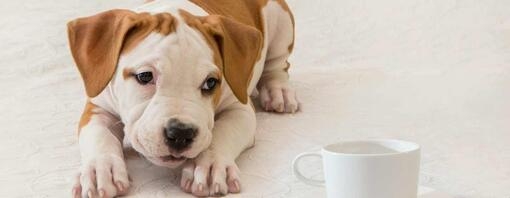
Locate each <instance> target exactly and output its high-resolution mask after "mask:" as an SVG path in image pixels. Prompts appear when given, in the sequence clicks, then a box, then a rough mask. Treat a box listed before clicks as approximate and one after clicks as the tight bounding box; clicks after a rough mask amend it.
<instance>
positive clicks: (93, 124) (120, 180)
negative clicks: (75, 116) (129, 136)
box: [73, 102, 129, 197]
mask: <svg viewBox="0 0 510 198" xmlns="http://www.w3.org/2000/svg"><path fill="white" fill-rule="evenodd" d="M117 123H118V124H117ZM80 125H82V126H81V129H80V134H79V145H80V152H81V159H82V165H81V170H80V173H79V175H78V177H77V178H76V179H77V180H76V182H75V186H74V188H73V197H80V196H81V197H114V196H117V195H121V194H124V193H126V192H127V189H128V188H129V180H128V174H127V169H126V164H125V161H124V155H123V151H122V143H121V142H122V138H123V133H122V124H121V123H120V122H118V120H117V119H116V118H115V117H114V116H112V115H111V114H109V113H107V112H106V111H104V110H102V109H100V108H99V107H97V106H95V105H93V104H91V103H90V102H89V103H88V104H87V107H86V108H85V112H84V113H83V115H82V120H81V122H80Z"/></svg>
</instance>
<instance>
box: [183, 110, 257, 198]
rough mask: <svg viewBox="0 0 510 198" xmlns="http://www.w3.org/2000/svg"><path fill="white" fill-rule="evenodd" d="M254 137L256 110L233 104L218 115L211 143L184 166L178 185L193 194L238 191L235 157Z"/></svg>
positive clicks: (250, 144) (212, 194) (210, 194)
mask: <svg viewBox="0 0 510 198" xmlns="http://www.w3.org/2000/svg"><path fill="white" fill-rule="evenodd" d="M254 138H255V112H254V110H253V108H252V107H251V106H250V105H242V104H240V103H235V104H233V105H231V106H230V107H229V108H228V109H227V110H225V111H223V112H222V113H220V114H218V115H217V120H216V122H215V125H214V129H213V139H212V143H211V146H210V147H209V148H208V149H207V150H205V151H204V152H202V153H201V154H200V155H199V156H198V157H197V158H196V159H194V160H193V161H192V162H190V163H188V164H187V165H185V166H184V168H183V171H182V176H181V188H182V189H183V190H184V191H186V192H191V193H193V195H195V196H220V195H225V194H227V193H229V192H230V193H238V192H240V190H241V185H240V178H239V169H238V167H237V165H236V163H235V159H236V158H237V157H238V156H239V155H240V154H241V152H242V151H243V150H245V149H246V148H248V147H251V146H252V145H253V143H254Z"/></svg>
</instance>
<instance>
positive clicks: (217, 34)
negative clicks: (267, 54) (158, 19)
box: [180, 10, 263, 104]
mask: <svg viewBox="0 0 510 198" xmlns="http://www.w3.org/2000/svg"><path fill="white" fill-rule="evenodd" d="M180 14H181V16H182V17H183V19H184V21H185V22H186V23H187V24H188V25H190V26H191V27H194V28H196V29H197V30H199V31H200V32H201V33H202V34H203V35H204V38H205V39H206V40H207V42H208V44H209V45H210V47H211V49H212V50H213V52H214V56H215V58H214V59H215V62H216V63H217V64H218V66H219V67H220V69H221V70H222V72H223V76H224V78H225V80H226V81H227V83H228V85H229V86H230V88H231V89H232V92H233V93H234V95H235V96H236V97H237V99H238V100H239V101H240V102H242V103H243V104H246V103H247V102H248V86H249V84H250V80H251V77H252V72H253V67H254V65H255V63H256V62H257V60H258V59H259V58H260V52H261V48H262V42H263V36H262V33H261V32H260V31H259V30H257V29H256V28H254V27H251V26H249V25H245V24H242V23H239V22H236V21H234V20H232V19H230V18H227V17H223V16H220V15H210V16H206V17H198V16H193V15H192V14H190V13H188V12H186V11H183V10H180ZM220 62H221V63H222V64H219V63H220Z"/></svg>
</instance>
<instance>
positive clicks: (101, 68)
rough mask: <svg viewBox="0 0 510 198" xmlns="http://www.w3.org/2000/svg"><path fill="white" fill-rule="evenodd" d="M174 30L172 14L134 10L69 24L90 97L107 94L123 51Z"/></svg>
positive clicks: (98, 15)
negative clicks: (150, 35) (102, 93)
mask: <svg viewBox="0 0 510 198" xmlns="http://www.w3.org/2000/svg"><path fill="white" fill-rule="evenodd" d="M174 30H175V23H174V18H173V17H172V16H171V15H170V14H168V13H160V14H155V15H151V14H149V13H135V12H133V11H130V10H110V11H106V12H103V13H99V14H97V15H94V16H91V17H85V18H79V19H76V20H74V21H71V22H69V23H68V24H67V33H68V37H69V46H70V47H71V53H72V55H73V58H74V61H75V62H76V66H77V67H78V70H79V71H80V74H81V77H82V78H83V82H84V84H85V90H86V92H87V95H88V96H89V97H95V96H97V95H98V94H99V93H101V91H103V89H104V88H105V87H106V85H107V84H108V82H109V81H110V80H111V78H112V76H113V74H114V73H115V70H116V67H117V62H118V60H119V56H120V53H121V51H122V50H129V49H130V48H131V47H133V46H134V45H135V44H136V43H137V42H139V41H140V40H142V39H143V38H145V37H146V36H147V35H149V34H150V33H151V32H153V31H155V32H158V33H160V34H164V35H167V34H169V33H171V32H173V31H174Z"/></svg>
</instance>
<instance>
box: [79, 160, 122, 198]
mask: <svg viewBox="0 0 510 198" xmlns="http://www.w3.org/2000/svg"><path fill="white" fill-rule="evenodd" d="M128 188H129V179H128V174H127V170H126V164H125V162H124V159H122V157H119V156H116V155H109V154H104V155H100V156H97V157H95V158H93V159H91V160H87V162H85V163H84V164H82V167H81V170H80V173H79V174H78V175H77V176H76V180H75V185H74V187H73V197H75V198H79V197H83V198H85V197H89V198H92V197H115V196H118V195H123V194H125V193H126V192H127V190H128Z"/></svg>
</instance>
